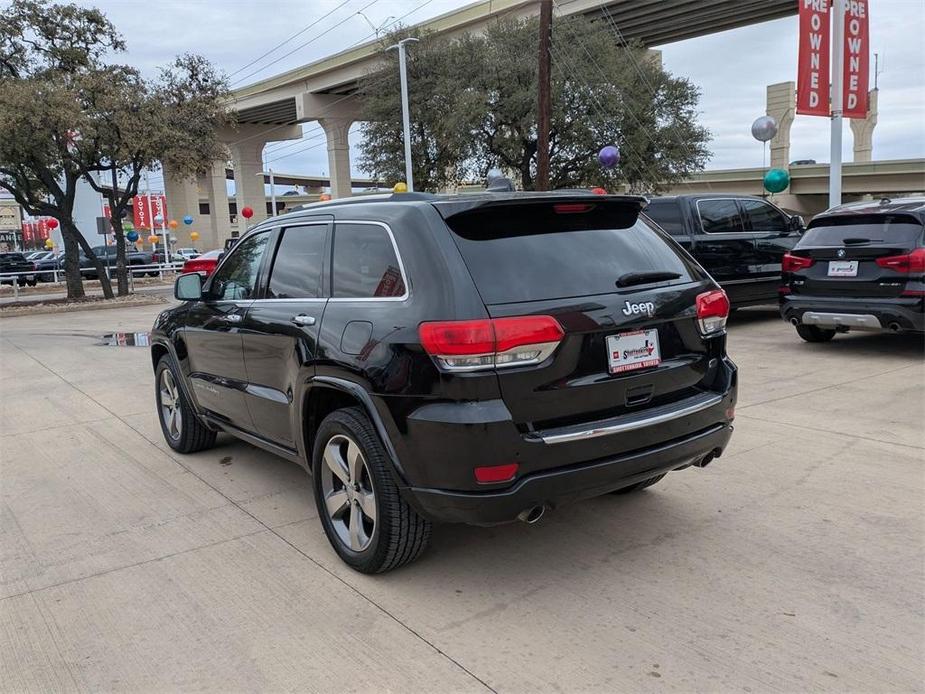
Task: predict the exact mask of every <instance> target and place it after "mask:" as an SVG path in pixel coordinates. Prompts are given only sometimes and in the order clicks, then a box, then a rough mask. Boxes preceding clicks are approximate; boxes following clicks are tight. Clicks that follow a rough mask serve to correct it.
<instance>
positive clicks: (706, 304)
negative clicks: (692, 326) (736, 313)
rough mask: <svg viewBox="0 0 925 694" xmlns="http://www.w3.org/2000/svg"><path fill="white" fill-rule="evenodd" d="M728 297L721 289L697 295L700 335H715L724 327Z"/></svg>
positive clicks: (727, 309)
mask: <svg viewBox="0 0 925 694" xmlns="http://www.w3.org/2000/svg"><path fill="white" fill-rule="evenodd" d="M728 317H729V297H727V296H726V292H724V291H723V290H722V289H713V290H711V291H709V292H704V293H703V294H698V295H697V325H698V327H699V328H700V334H701V335H715V334H716V333H719V332H722V331H723V329H724V328H725V327H726V319H727V318H728Z"/></svg>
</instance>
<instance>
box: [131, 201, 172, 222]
mask: <svg viewBox="0 0 925 694" xmlns="http://www.w3.org/2000/svg"><path fill="white" fill-rule="evenodd" d="M150 197H151V215H150V216H151V217H157V216H158V215H160V216H161V217H163V219H164V224H166V223H167V221H166V220H167V198H166V197H165V196H164V195H152V196H150ZM132 212H133V213H134V218H135V228H136V229H150V228H151V222H152V220H150V219H148V196H147V195H136V196H135V197H134V198H133V199H132ZM155 226H157V227H158V228H160V225H159V224H156V225H155Z"/></svg>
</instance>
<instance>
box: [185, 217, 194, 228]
mask: <svg viewBox="0 0 925 694" xmlns="http://www.w3.org/2000/svg"><path fill="white" fill-rule="evenodd" d="M183 223H184V224H186V225H187V226H189V225H190V224H192V223H193V218H192V216H191V215H186V216H185V217H184V218H183Z"/></svg>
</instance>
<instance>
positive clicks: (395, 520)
mask: <svg viewBox="0 0 925 694" xmlns="http://www.w3.org/2000/svg"><path fill="white" fill-rule="evenodd" d="M345 439H346V441H347V442H352V443H355V444H356V445H357V447H358V448H359V450H360V452H361V453H362V456H363V459H364V460H363V462H364V463H365V465H364V470H365V472H363V473H361V474H362V475H363V484H364V485H365V484H370V485H371V487H372V490H371V491H372V494H373V496H374V499H375V509H376V514H375V515H376V518H375V522H374V525H373V528H372V532H371V533H370V534H369V536H368V545H366V546H365V547H363V548H362V549H360V551H354V550H353V549H351V548H350V547H349V546H348V545H347V544H346V542H345V541H344V540H343V539H342V538H341V536H340V535H339V534H338V530H337V529H335V526H334V523H335V520H334V518H332V516H331V513H330V512H329V511H328V505H327V503H326V501H325V492H324V490H323V485H324V484H325V483H324V482H323V480H322V474H323V472H324V470H323V468H327V467H328V466H327V463H325V461H324V454H325V450H326V448H327V447H328V444H329V443H332V445H335V444H334V443H333V442H335V441H337V440H341V441H343V440H345ZM328 476H329V477H330V473H328ZM358 484H359V483H358ZM312 486H313V487H314V490H315V503H316V504H317V508H318V516H319V518H320V519H321V525H322V527H323V528H324V533H325V535H327V537H328V541H329V542H330V543H331V546H332V547H333V548H334V551H335V552H337V554H338V556H340V558H341V559H342V560H343V561H344V562H345V563H346V564H347V565H349V566H350V567H351V568H353V569H356V570H357V571H360V572H362V573H366V574H375V573H384V572H386V571H391V570H392V569H396V568H398V567H399V566H402V565H404V564H407V563H409V562H411V561H414V560H415V559H417V558H418V557H419V556H420V555H421V554H422V553H423V552H424V550H425V549H426V548H427V543H428V542H429V541H430V532H431V523H430V521H429V520H427V519H426V518H422V517H421V516H419V515H418V514H417V513H416V512H415V510H414V509H413V508H411V506H409V505H408V503H407V502H406V501H405V500H404V499H403V498H402V497H401V494H400V493H399V491H398V486H397V485H396V483H395V480H394V478H393V477H392V471H391V463H390V462H389V460H388V455H387V454H386V452H385V448H384V447H383V445H382V442H381V441H380V440H379V435H378V434H377V433H376V429H375V427H373V425H372V422H370V421H369V418H368V417H367V416H366V413H365V412H363V410H362V409H360V408H359V407H349V408H344V409H341V410H336V411H334V412H332V413H331V414H329V415H328V416H327V417H325V419H324V421H323V422H321V426H320V427H319V428H318V433H317V434H316V435H315V443H314V449H313V452H312ZM350 503H357V502H356V501H353V502H348V506H347V508H352V507H351V506H350ZM363 519H365V517H362V518H361V521H363V522H365V521H364V520H363Z"/></svg>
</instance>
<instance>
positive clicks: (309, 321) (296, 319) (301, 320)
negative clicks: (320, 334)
mask: <svg viewBox="0 0 925 694" xmlns="http://www.w3.org/2000/svg"><path fill="white" fill-rule="evenodd" d="M292 322H293V323H295V324H296V325H305V326H308V325H314V324H315V317H314V316H306V315H305V314H304V313H300V314H299V315H297V316H293V317H292Z"/></svg>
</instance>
